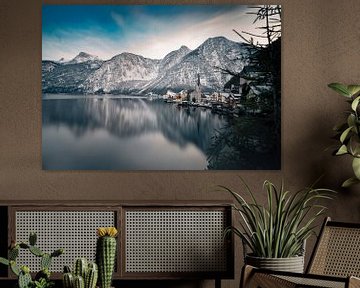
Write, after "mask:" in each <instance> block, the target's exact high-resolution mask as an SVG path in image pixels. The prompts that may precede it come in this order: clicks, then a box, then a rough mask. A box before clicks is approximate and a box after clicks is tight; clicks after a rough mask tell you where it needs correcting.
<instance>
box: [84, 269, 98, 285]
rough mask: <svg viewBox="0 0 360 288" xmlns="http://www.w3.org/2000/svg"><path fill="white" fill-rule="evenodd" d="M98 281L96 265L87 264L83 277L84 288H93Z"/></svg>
mask: <svg viewBox="0 0 360 288" xmlns="http://www.w3.org/2000/svg"><path fill="white" fill-rule="evenodd" d="M97 279H98V266H97V265H96V263H89V266H88V270H87V272H86V276H85V288H95V287H96V282H97Z"/></svg>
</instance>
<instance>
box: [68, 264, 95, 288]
mask: <svg viewBox="0 0 360 288" xmlns="http://www.w3.org/2000/svg"><path fill="white" fill-rule="evenodd" d="M97 279H98V267H97V265H96V263H92V262H90V263H88V261H87V259H85V258H78V259H77V260H76V261H75V264H74V272H73V273H72V272H71V269H70V267H68V266H65V267H64V274H63V287H64V288H95V287H96V282H97Z"/></svg>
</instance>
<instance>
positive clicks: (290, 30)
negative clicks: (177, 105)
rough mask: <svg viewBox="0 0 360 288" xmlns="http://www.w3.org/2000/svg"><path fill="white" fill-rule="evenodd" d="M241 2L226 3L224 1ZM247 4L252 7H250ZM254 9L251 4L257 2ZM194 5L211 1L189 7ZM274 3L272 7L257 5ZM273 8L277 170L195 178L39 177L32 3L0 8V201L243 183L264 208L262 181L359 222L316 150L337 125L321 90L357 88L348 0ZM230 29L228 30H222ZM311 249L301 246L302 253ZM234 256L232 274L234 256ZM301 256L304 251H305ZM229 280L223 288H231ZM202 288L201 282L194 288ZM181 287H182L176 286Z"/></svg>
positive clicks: (353, 198) (359, 34)
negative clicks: (310, 188)
mask: <svg viewBox="0 0 360 288" xmlns="http://www.w3.org/2000/svg"><path fill="white" fill-rule="evenodd" d="M44 2H45V3H46V4H96V3H108V4H123V3H128V4H129V3H130V4H140V3H167V4H175V3H176V4H181V3H188V4H189V3H195V2H193V1H181V0H179V1H170V0H169V1H166V0H165V1H159V0H156V1H150V0H149V1H143V2H138V1H130V0H124V1H115V0H114V1H108V0H105V1H99V0H77V1H70V0H61V1H60V0H59V1H51V0H46V1H44ZM231 2H233V3H244V4H247V2H241V1H230V0H229V1H227V3H231ZM251 2H256V1H251ZM258 2H260V1H258ZM196 3H220V2H219V1H197V2H196ZM261 3H269V4H274V1H261ZM277 3H279V4H282V9H283V37H282V39H283V40H282V45H283V47H282V170H281V171H222V172H220V171H219V172H218V171H201V172H116V171H114V172H103V171H43V170H41V5H42V1H40V0H21V1H20V0H16V1H10V0H0V97H1V102H0V200H29V199H35V200H53V199H54V200H56V199H65V200H73V199H77V200H96V199H104V200H113V199H114V200H115V199H116V200H220V199H228V200H229V201H230V200H231V199H230V198H229V197H228V195H226V194H225V193H221V192H218V191H216V189H214V187H213V186H214V185H215V184H223V185H226V186H228V187H231V188H234V189H240V181H239V179H238V177H237V176H238V175H241V176H242V177H244V178H245V179H246V181H247V182H248V184H249V185H250V186H251V187H252V188H254V190H256V191H257V196H258V197H259V198H260V199H261V200H262V201H264V200H265V194H264V193H263V191H262V190H261V187H262V182H263V181H264V180H265V179H269V180H272V181H274V182H275V183H277V184H279V183H280V182H281V180H282V179H284V182H285V185H286V187H287V188H288V189H292V190H295V189H299V188H301V187H304V186H305V185H310V184H311V183H312V182H313V181H314V180H315V179H317V178H318V177H319V176H320V175H322V174H324V177H323V178H322V180H321V182H320V184H321V186H323V187H327V188H333V189H336V190H338V191H339V194H338V196H337V199H336V201H333V202H332V203H330V204H329V207H330V209H329V211H328V214H329V215H330V216H332V217H333V218H334V219H337V220H343V221H356V222H360V188H359V186H358V187H353V188H351V189H350V190H346V191H345V190H341V189H340V188H339V187H340V185H341V182H342V181H343V180H344V179H346V178H347V177H348V176H349V175H350V173H351V165H350V162H349V161H348V160H349V159H346V157H342V158H334V157H332V156H331V155H330V154H331V153H330V151H326V150H325V149H326V148H327V147H328V146H329V145H331V144H332V143H333V142H332V140H331V139H330V137H331V136H332V127H333V126H334V125H335V124H336V123H338V122H339V121H340V120H341V119H342V118H343V117H344V113H343V111H344V110H345V108H346V105H345V103H344V99H343V98H341V97H340V96H337V95H336V94H335V93H333V92H332V91H330V90H329V89H328V88H327V84H328V83H330V82H335V81H336V82H345V83H359V82H360V69H359V63H360V49H359V47H360V21H358V20H357V19H358V16H359V15H360V3H359V1H358V0H347V1H342V0H302V1H295V0H278V1H277ZM229 28H236V27H229ZM309 246H311V243H310V245H309ZM238 248H239V249H237V252H236V257H237V259H238V260H237V261H236V269H237V271H239V270H240V267H241V253H240V252H239V250H241V249H240V247H238ZM308 250H310V251H311V247H310V248H308ZM238 281H239V273H237V275H236V279H235V280H234V281H225V285H224V286H225V287H238V286H237V285H238ZM208 285H209V286H210V287H211V285H212V283H210V284H209V283H207V284H206V283H205V284H204V286H208ZM185 286H186V285H185Z"/></svg>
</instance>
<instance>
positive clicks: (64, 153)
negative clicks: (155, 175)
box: [42, 4, 281, 170]
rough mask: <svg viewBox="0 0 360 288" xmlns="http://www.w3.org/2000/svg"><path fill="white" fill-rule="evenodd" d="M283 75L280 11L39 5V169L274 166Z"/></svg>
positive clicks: (277, 165) (256, 7) (277, 8)
mask: <svg viewBox="0 0 360 288" xmlns="http://www.w3.org/2000/svg"><path fill="white" fill-rule="evenodd" d="M280 68H281V6H280V5H254V6H246V5H233V4H232V5H220V4H219V5H44V6H43V8H42V166H43V169H48V170H68V169H71V170H274V169H280V168H281V165H280V163H281V157H280V155H281V153H280V151H281V147H280V143H281V141H280V139H281V135H280V131H281V125H280V122H281V117H280V115H281V85H280V83H281V73H280V72H281V71H280V70H281V69H280Z"/></svg>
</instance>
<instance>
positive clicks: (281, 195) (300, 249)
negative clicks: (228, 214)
mask: <svg viewBox="0 0 360 288" xmlns="http://www.w3.org/2000/svg"><path fill="white" fill-rule="evenodd" d="M242 182H243V183H244V186H245V190H246V193H247V194H248V195H249V197H250V198H251V201H246V200H245V198H244V197H243V196H241V195H240V194H239V193H237V192H234V191H233V190H231V189H229V188H227V187H224V186H221V188H222V189H225V190H226V191H228V192H229V193H230V194H231V195H232V196H233V197H234V199H235V201H236V204H234V205H233V208H234V209H235V211H237V212H238V213H239V215H240V221H239V225H240V226H239V227H234V226H233V227H229V228H228V229H226V231H225V232H226V233H229V232H233V233H234V234H235V235H236V236H239V237H240V238H241V240H242V242H243V245H244V247H247V248H248V249H244V252H246V250H250V253H248V254H244V258H245V264H249V265H252V266H255V267H259V268H265V269H270V270H278V271H290V272H300V273H302V272H303V270H304V245H305V241H306V240H307V239H308V238H309V236H310V235H311V234H313V233H314V229H315V227H316V224H315V222H316V221H315V220H316V219H318V217H319V216H320V215H322V214H323V213H324V211H325V209H326V207H324V206H323V205H319V204H318V203H317V202H318V200H321V199H331V194H332V193H333V192H334V191H332V190H328V189H314V188H312V187H310V188H304V189H302V190H300V191H298V192H296V193H291V192H290V191H286V190H285V189H284V186H283V185H281V187H280V189H278V188H277V187H275V185H274V184H272V183H271V182H270V181H268V180H266V181H265V182H264V189H265V190H266V193H267V203H266V205H265V206H264V205H261V204H260V203H259V202H258V201H257V200H256V198H255V196H254V193H253V192H252V191H251V189H250V188H249V187H248V186H247V185H246V183H245V182H244V181H243V180H242Z"/></svg>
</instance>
